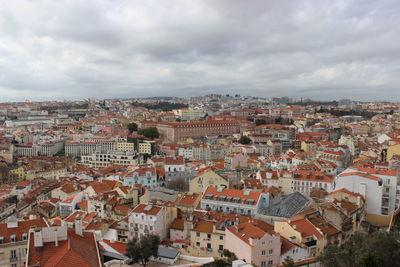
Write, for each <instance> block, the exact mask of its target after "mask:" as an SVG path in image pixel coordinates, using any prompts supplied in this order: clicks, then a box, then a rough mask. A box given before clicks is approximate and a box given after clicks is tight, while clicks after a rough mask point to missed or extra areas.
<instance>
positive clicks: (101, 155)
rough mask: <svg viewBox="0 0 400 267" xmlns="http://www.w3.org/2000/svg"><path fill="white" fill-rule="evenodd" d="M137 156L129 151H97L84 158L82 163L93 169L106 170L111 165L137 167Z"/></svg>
mask: <svg viewBox="0 0 400 267" xmlns="http://www.w3.org/2000/svg"><path fill="white" fill-rule="evenodd" d="M137 158H138V157H137V154H136V153H134V152H127V151H108V152H100V151H96V152H94V153H93V154H91V155H87V156H82V159H81V161H82V163H83V164H85V165H88V166H90V167H92V168H104V167H108V166H109V165H112V164H116V165H123V166H129V165H136V164H137V162H138V161H137Z"/></svg>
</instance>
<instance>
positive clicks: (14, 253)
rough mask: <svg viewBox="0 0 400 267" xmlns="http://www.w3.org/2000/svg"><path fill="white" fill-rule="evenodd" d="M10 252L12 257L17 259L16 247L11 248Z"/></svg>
mask: <svg viewBox="0 0 400 267" xmlns="http://www.w3.org/2000/svg"><path fill="white" fill-rule="evenodd" d="M10 253H11V256H10V258H14V259H15V258H16V257H17V251H16V250H15V249H13V250H10Z"/></svg>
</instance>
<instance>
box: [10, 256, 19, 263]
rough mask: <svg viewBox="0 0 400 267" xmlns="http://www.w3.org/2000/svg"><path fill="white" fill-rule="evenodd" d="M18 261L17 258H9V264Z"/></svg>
mask: <svg viewBox="0 0 400 267" xmlns="http://www.w3.org/2000/svg"><path fill="white" fill-rule="evenodd" d="M17 260H18V257H10V262H15V261H17Z"/></svg>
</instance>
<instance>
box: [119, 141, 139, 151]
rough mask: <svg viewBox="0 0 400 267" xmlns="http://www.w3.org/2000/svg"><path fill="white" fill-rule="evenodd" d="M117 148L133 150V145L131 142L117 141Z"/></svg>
mask: <svg viewBox="0 0 400 267" xmlns="http://www.w3.org/2000/svg"><path fill="white" fill-rule="evenodd" d="M117 150H118V151H129V152H133V151H134V150H135V146H134V144H133V143H128V142H119V143H117Z"/></svg>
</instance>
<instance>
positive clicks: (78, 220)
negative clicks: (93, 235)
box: [75, 218, 83, 236]
mask: <svg viewBox="0 0 400 267" xmlns="http://www.w3.org/2000/svg"><path fill="white" fill-rule="evenodd" d="M75 234H77V235H80V236H83V226H82V219H81V218H76V219H75Z"/></svg>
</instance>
